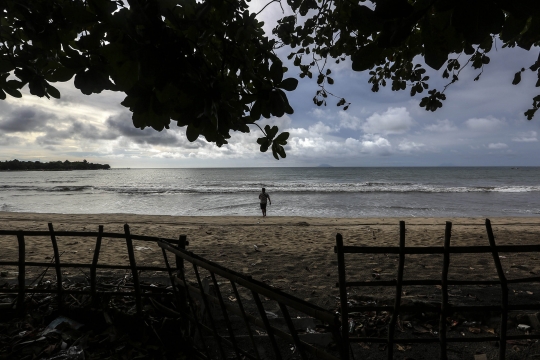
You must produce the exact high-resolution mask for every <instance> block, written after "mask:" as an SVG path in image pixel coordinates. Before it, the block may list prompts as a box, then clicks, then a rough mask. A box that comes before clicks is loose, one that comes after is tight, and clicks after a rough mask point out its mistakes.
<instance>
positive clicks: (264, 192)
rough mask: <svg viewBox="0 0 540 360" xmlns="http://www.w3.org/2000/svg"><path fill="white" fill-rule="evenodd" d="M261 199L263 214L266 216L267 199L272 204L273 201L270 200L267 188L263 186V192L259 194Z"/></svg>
mask: <svg viewBox="0 0 540 360" xmlns="http://www.w3.org/2000/svg"><path fill="white" fill-rule="evenodd" d="M259 200H261V210H262V214H263V216H266V201H267V200H268V203H269V204H270V205H272V201H271V200H270V195H268V194H267V193H266V189H265V188H262V193H260V194H259Z"/></svg>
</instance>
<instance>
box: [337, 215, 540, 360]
mask: <svg viewBox="0 0 540 360" xmlns="http://www.w3.org/2000/svg"><path fill="white" fill-rule="evenodd" d="M485 224H486V230H487V235H488V240H489V246H450V239H451V230H452V223H451V222H447V223H446V230H445V237H444V246H442V247H441V246H439V247H406V246H405V222H403V221H400V225H399V230H400V231H399V246H398V247H382V246H369V247H360V246H344V244H343V237H342V235H341V234H337V236H336V247H335V248H334V251H335V252H336V253H337V257H338V276H339V283H338V284H337V286H338V287H339V292H340V303H341V306H340V312H341V322H342V324H344V326H343V327H342V333H341V336H342V339H343V342H344V343H345V344H350V343H383V344H386V345H387V356H388V359H389V360H391V359H393V358H394V345H395V344H404V343H436V342H438V343H439V344H440V359H443V360H445V359H447V344H448V343H449V342H486V341H498V342H499V359H500V360H504V359H505V358H506V343H507V341H509V340H523V339H540V335H538V334H530V335H508V334H507V332H508V329H507V323H508V312H509V311H518V310H522V311H523V310H540V304H539V303H531V304H520V305H509V303H508V285H509V284H519V283H521V284H523V283H533V282H540V277H538V276H536V277H528V278H518V279H507V278H506V276H505V272H504V269H503V267H502V265H501V260H500V258H499V253H508V252H510V253H519V252H540V245H500V246H497V245H496V244H495V237H494V236H493V230H492V228H491V222H490V220H489V219H486V223H485ZM479 253H490V254H491V255H492V257H493V262H494V265H495V268H496V270H497V275H498V278H499V279H498V280H476V281H475V280H449V279H448V269H449V266H450V254H479ZM345 254H398V255H399V262H398V271H397V279H395V280H389V281H382V280H381V281H377V280H369V281H347V276H346V273H345ZM406 254H442V255H443V267H442V269H441V273H442V276H441V278H440V279H422V280H403V269H404V264H405V255H406ZM408 285H439V286H440V288H441V300H442V301H441V302H440V303H439V305H440V306H439V307H438V312H439V331H438V333H439V336H438V338H395V330H396V322H397V319H398V316H399V314H400V312H406V311H415V310H416V311H418V310H422V308H421V307H420V308H419V307H418V306H417V305H408V306H407V305H402V304H401V296H402V288H403V286H408ZM450 285H461V286H466V285H499V286H500V287H501V293H502V296H501V304H500V305H499V306H491V305H475V306H468V305H453V304H451V303H450V302H449V300H448V286H450ZM368 286H376V287H380V286H383V287H389V286H391V287H395V298H394V305H393V306H390V305H379V306H378V305H366V306H355V307H350V306H348V295H347V291H348V290H349V289H350V288H353V287H368ZM367 311H377V312H379V311H388V312H392V317H391V319H390V322H389V324H388V336H387V337H386V338H382V337H351V336H350V334H349V327H348V326H346V324H348V323H349V313H351V312H367ZM460 311H471V312H500V313H501V321H500V331H499V332H500V333H499V336H481V337H460V338H457V337H448V336H447V335H448V334H447V331H448V329H447V324H446V318H447V316H449V315H451V314H452V313H454V312H460ZM343 350H344V352H346V353H345V354H344V355H343V356H344V358H348V357H349V350H350V347H349V346H345V347H344V349H343Z"/></svg>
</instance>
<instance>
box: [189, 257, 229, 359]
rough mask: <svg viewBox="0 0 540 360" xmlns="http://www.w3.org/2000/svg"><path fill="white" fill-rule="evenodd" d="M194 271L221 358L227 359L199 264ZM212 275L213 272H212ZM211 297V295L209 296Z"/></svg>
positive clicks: (195, 265)
mask: <svg viewBox="0 0 540 360" xmlns="http://www.w3.org/2000/svg"><path fill="white" fill-rule="evenodd" d="M193 271H194V272H195V277H196V278H197V283H198V284H199V289H200V290H201V298H202V300H203V303H204V307H205V309H206V311H207V312H208V319H209V320H210V326H211V328H212V332H213V334H214V339H215V341H216V346H217V347H218V348H219V353H220V355H221V358H222V359H223V360H225V359H227V357H226V356H225V351H224V350H223V346H222V345H221V338H220V337H219V333H218V331H217V328H216V323H215V322H214V317H213V316H212V308H211V307H210V302H209V301H208V298H207V294H206V292H205V291H204V286H203V283H202V281H201V276H200V274H199V268H198V267H197V264H195V263H193ZM210 273H211V272H210ZM208 296H210V295H208ZM201 317H204V314H201ZM201 336H202V334H201Z"/></svg>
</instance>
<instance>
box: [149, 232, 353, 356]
mask: <svg viewBox="0 0 540 360" xmlns="http://www.w3.org/2000/svg"><path fill="white" fill-rule="evenodd" d="M159 246H160V247H161V248H162V249H163V257H164V259H165V263H166V264H169V260H168V256H167V253H168V252H169V253H172V254H173V255H174V256H175V257H176V259H177V263H179V262H181V263H183V262H188V263H190V264H191V265H192V267H193V274H194V275H195V279H192V280H196V284H197V286H192V285H190V283H189V280H188V279H187V278H186V271H184V268H183V266H179V267H178V270H179V272H178V274H177V275H178V276H177V277H175V275H174V274H173V271H172V269H171V268H170V266H168V267H169V274H170V277H171V282H172V283H173V284H175V291H177V293H178V294H179V296H180V297H185V298H186V300H187V301H186V307H185V308H184V309H181V312H182V313H183V314H184V315H185V316H186V317H187V319H189V320H190V321H192V322H193V327H197V330H198V332H199V335H200V338H201V340H202V339H204V336H203V334H204V333H206V334H208V335H211V336H212V337H213V339H214V344H215V345H216V346H217V352H218V353H219V354H220V356H221V358H223V359H225V358H226V356H225V351H226V348H228V349H229V350H232V351H233V352H234V354H235V355H236V358H238V359H239V358H241V355H242V356H245V357H247V358H250V359H261V355H260V354H259V348H260V344H257V342H256V341H255V340H254V335H253V330H252V327H253V326H255V327H259V328H261V329H263V330H264V331H265V333H266V334H265V338H266V340H267V341H268V342H269V343H270V344H269V347H271V349H272V355H271V358H273V359H282V358H284V357H285V356H287V357H288V356H289V355H290V353H291V349H289V345H288V344H291V343H292V344H294V347H293V352H297V353H298V354H299V355H300V357H301V358H302V359H308V357H307V354H311V355H312V356H314V357H315V358H317V359H327V360H337V359H339V358H341V359H344V357H343V356H344V353H343V352H342V350H343V348H344V347H345V346H346V344H344V343H343V342H342V341H341V337H340V331H339V329H340V326H341V324H340V322H339V320H338V318H337V316H336V314H333V313H331V312H329V311H328V310H325V309H323V308H320V307H318V306H316V305H313V304H311V303H308V302H306V301H304V300H301V299H298V298H296V297H294V296H292V295H289V294H287V293H285V292H282V291H281V290H278V289H275V288H272V287H271V286H269V285H267V284H265V283H264V282H260V281H257V280H254V279H252V278H251V277H250V276H247V275H244V274H241V273H238V272H236V271H233V270H230V269H227V268H225V267H223V266H221V265H219V264H216V263H214V262H212V261H209V260H206V259H203V258H201V257H199V256H197V255H195V254H193V253H191V252H189V251H186V250H182V249H178V248H174V247H172V246H171V245H169V244H167V243H165V242H159ZM202 270H206V272H207V273H208V274H209V275H208V276H207V277H206V278H209V279H211V283H212V285H213V292H214V293H213V294H212V292H211V291H210V289H209V290H205V285H204V284H203V280H202V279H203V277H202V275H201V271H202ZM217 276H219V278H218V277H217ZM218 280H222V281H223V282H219V281H218ZM240 287H242V288H243V289H244V290H247V292H248V293H249V294H250V297H249V298H248V299H246V298H245V297H243V296H241V295H240V290H239V289H240ZM226 291H229V293H231V294H232V295H231V296H230V297H228V298H225V297H224V295H223V294H224V292H226ZM261 297H264V298H265V299H264V300H265V301H266V302H268V303H269V302H272V301H273V302H276V303H277V305H278V308H279V310H280V313H281V315H282V319H283V322H284V323H285V326H283V327H279V326H277V325H275V324H272V323H271V320H272V319H270V318H269V314H272V315H273V316H274V317H275V316H276V314H274V313H271V312H270V313H269V312H268V310H266V309H265V307H264V305H263V301H262V299H261ZM196 298H199V300H200V301H199V304H200V303H202V304H203V305H204V310H205V314H206V316H204V315H202V314H201V312H200V311H198V310H199V309H197V307H198V302H197V300H196ZM225 299H227V300H229V301H230V303H226V302H225V301H226V300H225ZM246 300H247V301H246ZM248 303H251V305H252V307H254V309H253V310H254V312H255V313H258V316H255V315H252V314H249V312H248V310H247V306H248V305H249V304H248ZM233 304H235V305H233ZM291 311H295V312H296V313H297V314H302V315H307V316H309V317H311V318H313V319H314V320H316V321H319V322H320V323H321V324H324V325H325V326H326V327H327V329H328V331H329V333H330V334H331V335H332V336H333V340H334V341H335V342H336V345H337V349H338V352H341V353H338V354H332V353H330V352H328V351H326V349H324V348H321V347H317V346H314V345H312V344H310V343H308V342H307V341H304V340H302V336H301V334H299V331H298V329H297V328H296V327H295V326H294V320H295V319H294V318H293V316H291ZM197 314H199V315H197ZM216 314H217V315H218V316H216ZM232 315H234V316H236V317H238V319H237V320H238V322H240V323H242V324H244V329H245V330H247V332H248V334H247V336H248V337H249V339H250V342H251V347H246V348H242V347H241V346H240V344H239V341H238V334H236V333H235V326H234V323H233V319H232ZM205 317H206V321H205V320H203V318H205ZM218 317H219V319H223V323H224V324H222V325H223V326H222V327H221V328H220V327H219V326H218V324H217V323H218V321H217V320H216V319H217V318H218ZM205 323H206V324H205ZM259 333H260V332H259ZM278 338H279V339H282V340H284V341H285V342H284V343H282V344H280V343H279V341H278ZM201 345H202V346H199V349H200V350H201V356H202V355H203V352H204V354H206V357H207V358H213V357H214V356H215V355H216V354H213V352H212V349H211V348H210V347H209V346H208V344H206V343H204V341H201ZM223 345H226V347H224V346H223ZM284 355H285V356H284Z"/></svg>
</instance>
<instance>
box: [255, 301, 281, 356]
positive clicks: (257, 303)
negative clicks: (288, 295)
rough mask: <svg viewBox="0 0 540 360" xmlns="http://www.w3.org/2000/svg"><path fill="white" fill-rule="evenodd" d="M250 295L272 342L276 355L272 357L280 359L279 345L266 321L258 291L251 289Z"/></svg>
mask: <svg viewBox="0 0 540 360" xmlns="http://www.w3.org/2000/svg"><path fill="white" fill-rule="evenodd" d="M251 295H252V296H253V300H255V304H256V305H257V310H259V315H261V320H262V322H263V324H264V327H265V330H266V333H267V334H268V338H269V339H270V343H271V344H272V348H273V349H274V354H275V355H276V356H275V358H274V359H276V360H281V359H283V357H282V356H281V352H280V351H279V346H278V343H277V341H276V337H275V336H274V331H273V330H272V326H271V325H270V321H268V316H266V310H264V306H263V304H262V301H261V298H260V297H259V293H258V292H256V291H255V290H251Z"/></svg>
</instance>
